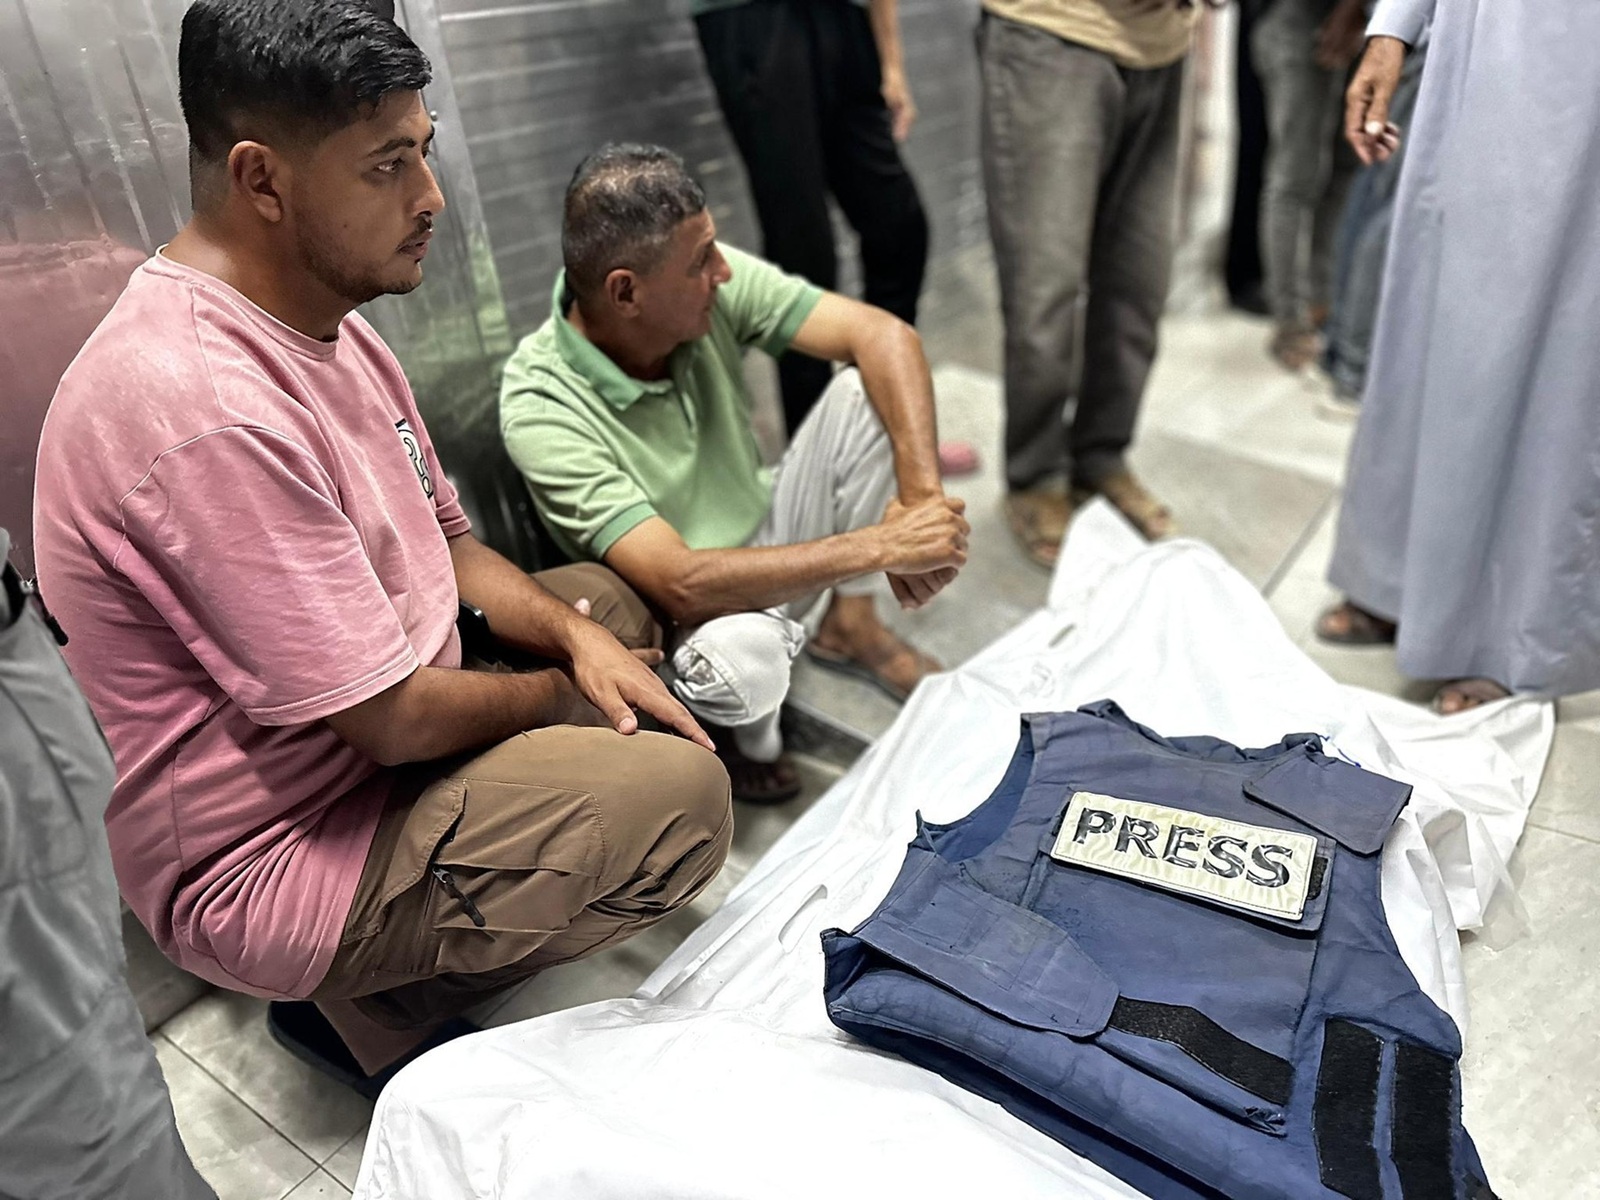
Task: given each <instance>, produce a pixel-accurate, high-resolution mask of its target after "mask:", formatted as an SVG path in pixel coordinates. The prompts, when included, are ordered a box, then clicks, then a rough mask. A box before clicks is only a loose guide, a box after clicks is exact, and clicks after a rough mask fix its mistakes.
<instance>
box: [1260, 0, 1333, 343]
mask: <svg viewBox="0 0 1600 1200" xmlns="http://www.w3.org/2000/svg"><path fill="white" fill-rule="evenodd" d="M1317 21H1318V15H1317V9H1316V7H1315V6H1314V4H1313V3H1312V0H1273V2H1272V5H1271V7H1269V8H1268V9H1267V11H1266V13H1265V14H1264V15H1263V16H1262V17H1261V19H1260V20H1259V21H1257V22H1256V28H1255V33H1254V36H1253V38H1252V47H1251V48H1252V50H1253V51H1254V54H1255V61H1256V70H1257V71H1258V72H1259V74H1260V76H1261V86H1262V90H1263V91H1264V92H1265V94H1266V100H1267V124H1268V128H1269V130H1270V138H1269V142H1268V146H1267V182H1266V189H1265V195H1264V202H1263V220H1262V249H1263V254H1264V258H1265V264H1266V277H1267V303H1268V306H1269V307H1270V308H1271V310H1272V317H1273V320H1274V321H1275V322H1276V324H1277V335H1276V337H1275V340H1274V353H1275V354H1276V355H1277V356H1278V358H1279V359H1280V360H1281V361H1282V362H1283V363H1284V365H1285V366H1289V367H1291V368H1294V369H1298V368H1299V367H1301V366H1304V365H1305V364H1306V362H1309V361H1310V357H1311V356H1313V355H1314V354H1315V349H1316V346H1315V338H1314V336H1313V330H1312V327H1311V313H1310V308H1311V302H1312V296H1311V264H1310V253H1311V248H1310V242H1311V239H1312V230H1313V226H1314V221H1315V214H1316V211H1317V206H1318V203H1319V202H1320V201H1321V199H1322V195H1323V190H1324V188H1325V187H1326V184H1327V178H1328V176H1327V171H1328V150H1329V146H1330V142H1329V134H1328V129H1329V124H1328V122H1329V114H1330V112H1331V111H1332V109H1333V107H1334V106H1336V105H1337V102H1338V94H1339V77H1338V76H1337V75H1336V74H1335V73H1334V72H1332V71H1327V70H1324V69H1323V68H1322V67H1319V66H1318V65H1317V64H1316V61H1315V60H1314V58H1313V57H1312V54H1313V50H1314V47H1315V39H1316V30H1317Z"/></svg>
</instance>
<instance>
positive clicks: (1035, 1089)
mask: <svg viewBox="0 0 1600 1200" xmlns="http://www.w3.org/2000/svg"><path fill="white" fill-rule="evenodd" d="M1409 793H1410V789H1409V787H1407V786H1406V785H1404V784H1401V783H1397V782H1395V781H1394V780H1392V779H1386V778H1384V777H1382V776H1379V775H1374V774H1371V773H1369V772H1366V771H1363V770H1361V769H1360V768H1358V767H1354V766H1351V765H1349V764H1348V763H1344V762H1340V761H1338V760H1335V759H1332V758H1329V757H1327V756H1326V755H1324V754H1322V753H1321V742H1320V741H1319V740H1318V738H1317V737H1316V736H1315V735H1314V734H1295V735H1292V736H1290V737H1287V738H1285V739H1284V740H1283V741H1282V742H1280V743H1279V744H1278V745H1276V746H1271V747H1267V748H1266V749H1261V750H1241V749H1239V748H1238V747H1236V746H1233V745H1231V744H1229V743H1227V742H1223V741H1219V740H1218V739H1216V738H1209V737H1189V738H1174V739H1167V738H1163V737H1161V736H1159V735H1158V734H1156V733H1154V732H1152V731H1151V730H1149V729H1146V728H1144V727H1143V726H1140V725H1137V724H1135V723H1134V722H1133V721H1131V720H1130V719H1129V718H1128V717H1127V716H1126V715H1125V714H1124V713H1123V712H1122V711H1121V709H1119V708H1118V707H1117V706H1116V705H1115V704H1113V703H1111V702H1109V701H1102V702H1100V703H1098V704H1095V705H1091V706H1089V707H1086V708H1084V709H1082V710H1080V711H1079V712H1076V713H1057V714H1049V715H1034V716H1029V717H1025V718H1024V719H1023V732H1022V738H1021V742H1020V744H1019V745H1018V747H1017V751H1016V754H1015V755H1014V756H1013V758H1012V760H1011V764H1010V767H1009V768H1008V769H1007V771H1006V774H1005V778H1004V779H1003V780H1002V781H1001V783H1000V785H999V787H997V788H996V789H995V791H994V793H993V794H992V795H991V796H990V797H989V798H988V800H986V801H985V802H984V803H983V804H982V805H981V806H979V807H978V808H977V809H976V810H975V811H974V812H972V813H971V814H970V815H969V816H967V817H965V818H963V819H962V820H960V821H957V822H955V823H953V824H950V825H942V826H936V825H928V824H926V823H923V822H921V820H920V818H919V824H918V831H917V836H916V838H915V840H914V841H913V842H912V843H911V846H910V849H909V851H908V853H907V855H906V861H905V865H904V866H903V867H902V869H901V871H900V875H899V877H898V878H897V879H896V881H895V884H894V887H893V888H892V889H891V890H890V892H889V894H888V896H887V897H886V898H885V899H884V901H883V903H882V904H881V905H880V906H879V908H878V909H877V911H876V912H874V913H873V914H872V916H870V917H869V918H868V919H867V920H866V921H865V922H863V923H862V925H861V926H860V927H859V928H858V929H856V930H855V931H854V932H853V933H849V934H847V933H845V932H843V931H842V930H837V929H833V930H829V931H827V932H825V933H824V934H823V946H824V951H825V954H826V959H827V981H826V998H827V1004H828V1014H829V1016H830V1017H831V1018H832V1020H833V1021H834V1023H835V1024H837V1025H838V1026H840V1027H841V1028H843V1029H845V1030H848V1031H849V1032H850V1033H852V1034H854V1035H856V1036H857V1037H860V1038H861V1039H862V1040H864V1041H867V1042H870V1043H872V1044H873V1045H876V1046H879V1047H882V1048H884V1049H886V1050H890V1051H893V1052H895V1053H897V1054H899V1055H902V1056H903V1057H905V1058H907V1059H910V1060H911V1061H913V1062H916V1063H919V1064H921V1065H923V1066H926V1067H929V1068H931V1069H933V1070H935V1071H938V1072H939V1073H940V1074H942V1075H944V1076H946V1077H947V1078H949V1079H951V1080H953V1081H955V1082H956V1083H959V1084H961V1085H962V1086H964V1087H967V1088H969V1089H971V1090H973V1091H975V1092H978V1093H980V1094H982V1095H984V1096H987V1097H989V1098H990V1099H992V1100H995V1101H997V1102H998V1103H1000V1104H1002V1105H1004V1106H1005V1107H1006V1108H1007V1109H1009V1110H1010V1111H1011V1112H1013V1113H1015V1114H1016V1115H1017V1116H1019V1117H1020V1118H1022V1119H1023V1120H1025V1121H1027V1122H1028V1123H1029V1124H1031V1125H1034V1126H1035V1127H1037V1128H1039V1129H1041V1130H1043V1131H1044V1132H1046V1133H1048V1134H1049V1135H1050V1136H1052V1137H1054V1138H1055V1139H1057V1140H1058V1141H1060V1142H1062V1143H1063V1144H1065V1145H1066V1146H1068V1147H1070V1148H1071V1149H1072V1150H1074V1151H1076V1152H1077V1153H1079V1154H1081V1155H1082V1156H1084V1157H1085V1158H1088V1159H1090V1160H1092V1161H1094V1162H1096V1163H1098V1164H1100V1165H1101V1166H1102V1167H1104V1168H1106V1169H1107V1170H1108V1171H1110V1172H1112V1173H1113V1174H1115V1175H1117V1176H1119V1177H1120V1178H1122V1179H1124V1180H1126V1181H1127V1182H1128V1183H1130V1184H1132V1185H1133V1186H1134V1187H1137V1188H1139V1189H1140V1190H1141V1191H1143V1192H1145V1193H1146V1194H1148V1195H1150V1196H1152V1197H1155V1198H1156V1200H1168V1198H1169V1197H1176V1198H1189V1197H1206V1198H1210V1200H1214V1198H1216V1197H1226V1198H1227V1200H1318V1198H1324V1197H1326V1198H1329V1200H1333V1198H1336V1197H1345V1198H1346V1200H1488V1198H1491V1197H1492V1193H1491V1192H1490V1191H1489V1188H1488V1186H1487V1184H1486V1183H1484V1182H1483V1168H1482V1165H1481V1163H1480V1162H1479V1159H1478V1154H1477V1150H1476V1148H1475V1147H1474V1146H1473V1144H1472V1140H1471V1138H1470V1137H1469V1136H1468V1135H1467V1132H1466V1130H1465V1128H1464V1127H1463V1126H1462V1123H1461V1117H1460V1083H1459V1076H1458V1073H1457V1069H1456V1063H1457V1060H1458V1059H1459V1058H1460V1056H1461V1039H1460V1035H1459V1033H1458V1032H1457V1030H1456V1027H1455V1024H1454V1022H1452V1021H1451V1019H1450V1017H1449V1016H1448V1015H1447V1014H1445V1013H1444V1012H1443V1011H1442V1010H1440V1009H1439V1008H1438V1006H1437V1005H1435V1004H1434V1003H1433V1002H1432V1001H1431V1000H1429V999H1428V997H1427V996H1426V995H1425V994H1424V993H1423V992H1422V990H1421V988H1419V987H1418V986H1417V982H1416V979H1415V978H1414V977H1413V976H1412V974H1411V972H1410V970H1409V969H1408V968H1407V967H1406V964H1405V962H1404V960H1403V959H1402V958H1401V957H1400V951H1399V949H1398V947H1397V946H1396V945H1395V942H1394V938H1393V936H1392V935H1391V933H1390V931H1389V926H1388V923H1387V921H1386V920H1385V918H1384V913H1383V903H1382V900H1381V897H1380V894H1379V857H1380V855H1379V851H1380V850H1381V849H1382V846H1383V841H1384V837H1385V835H1386V834H1387V832H1388V830H1389V827H1390V825H1392V824H1393V822H1394V819H1395V817H1396V816H1397V815H1398V814H1399V811H1400V809H1401V807H1402V806H1403V805H1404V804H1405V802H1406V799H1407V797H1408V796H1409ZM1150 805H1154V806H1159V808H1160V810H1179V811H1178V812H1177V813H1175V814H1172V815H1173V817H1174V819H1170V820H1169V819H1165V818H1163V817H1161V816H1159V815H1158V814H1157V813H1156V812H1155V811H1153V810H1151V809H1149V808H1148V807H1146V806H1150ZM1129 810H1132V813H1133V814H1135V815H1130V812H1129ZM1064 817H1070V818H1071V819H1070V821H1064V820H1063V818H1064ZM1146 818H1148V819H1146ZM1186 822H1187V823H1186ZM1243 826H1251V827H1254V832H1248V831H1244V830H1243V828H1242V827H1243ZM1219 830H1220V831H1221V832H1218V831H1219ZM1208 833H1209V835H1210V836H1208ZM1089 851H1094V852H1095V853H1096V854H1097V855H1098V858H1097V860H1096V861H1097V862H1098V863H1100V864H1101V865H1085V864H1084V863H1083V862H1080V861H1076V860H1072V859H1071V857H1070V856H1073V855H1078V854H1082V853H1087V852H1089ZM1125 869H1126V870H1128V871H1132V872H1151V871H1159V872H1162V873H1164V877H1165V878H1166V879H1167V880H1169V882H1167V883H1161V882H1156V881H1153V880H1151V879H1149V878H1146V877H1142V876H1141V877H1130V876H1128V875H1125V874H1121V873H1112V872H1121V871H1123V870H1125ZM1291 872H1299V873H1300V875H1299V879H1300V880H1301V882H1300V884H1299V885H1298V886H1299V890H1300V894H1301V895H1302V896H1303V908H1301V910H1300V911H1299V912H1298V913H1297V914H1296V913H1293V912H1287V913H1285V912H1272V911H1265V910H1261V909H1251V910H1247V909H1246V908H1245V907H1241V906H1240V905H1241V904H1253V903H1255V901H1254V900H1249V899H1247V900H1244V901H1230V900H1229V899H1228V898H1226V897H1218V896H1216V895H1213V894H1211V893H1210V892H1208V891H1206V889H1217V888H1222V887H1225V886H1240V887H1243V888H1245V889H1247V890H1248V891H1249V892H1250V893H1251V895H1252V896H1256V897H1266V898H1267V900H1268V901H1269V902H1270V903H1273V904H1276V903H1279V902H1280V897H1281V895H1282V894H1283V893H1284V892H1287V891H1292V890H1293V889H1294V887H1295V884H1293V882H1291V880H1290V876H1291ZM1174 889H1177V890H1174ZM1183 889H1192V890H1188V891H1186V890H1183Z"/></svg>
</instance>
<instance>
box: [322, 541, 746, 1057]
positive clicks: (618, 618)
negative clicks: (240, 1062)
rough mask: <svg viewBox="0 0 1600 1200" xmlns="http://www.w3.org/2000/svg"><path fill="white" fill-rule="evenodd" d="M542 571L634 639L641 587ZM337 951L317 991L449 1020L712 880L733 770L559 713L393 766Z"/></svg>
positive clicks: (419, 1019)
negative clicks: (464, 752) (441, 754)
mask: <svg viewBox="0 0 1600 1200" xmlns="http://www.w3.org/2000/svg"><path fill="white" fill-rule="evenodd" d="M535 578H537V579H538V580H539V582H540V583H541V584H543V585H544V586H545V587H546V588H548V589H549V590H550V591H552V592H554V593H555V594H556V595H558V596H560V597H561V598H562V599H564V600H566V601H568V602H569V603H575V602H576V601H577V600H578V599H579V598H581V597H587V598H588V599H589V601H590V602H591V604H592V605H593V609H592V612H591V615H592V616H593V618H594V619H595V620H597V621H599V622H600V623H601V624H603V625H605V626H606V627H607V628H608V629H610V630H611V631H612V633H614V634H616V635H617V637H618V638H619V639H620V640H621V641H622V642H623V644H624V645H627V646H629V647H645V646H659V645H660V644H661V629H660V626H659V625H658V624H657V623H656V621H655V619H654V618H653V617H652V616H651V615H650V612H649V610H648V609H647V608H646V607H645V605H644V604H643V602H642V601H640V600H639V598H638V597H637V596H636V595H634V593H633V592H632V591H630V590H629V589H628V588H627V587H626V586H625V585H624V584H623V583H622V582H621V580H619V579H618V578H617V577H616V576H615V575H613V574H612V573H611V572H610V571H608V570H606V569H605V568H603V567H600V566H597V565H595V564H579V565H575V566H569V567H561V568H558V569H556V570H553V571H546V572H542V573H540V574H539V575H537V576H536V577H535ZM394 775H395V780H394V787H393V790H392V792H391V794H390V799H389V802H388V804H387V806H386V807H385V809H384V812H383V815H382V817H381V818H380V820H379V823H378V830H377V834H376V836H375V837H374V838H373V842H372V848H371V850H370V851H369V852H368V854H367V863H366V868H365V869H364V870H363V872H362V875H361V882H360V884H359V885H358V887H357V889H356V895H355V900H354V903H353V904H352V905H351V909H350V915H349V917H348V919H347V920H346V923H345V931H344V937H343V939H342V941H341V943H340V945H339V949H338V951H337V952H336V954H335V955H334V960H333V965H332V966H331V967H330V968H329V970H328V974H327V976H326V977H325V978H324V980H323V982H322V983H321V984H320V985H319V986H318V988H317V990H316V992H315V993H313V996H312V998H313V999H315V1000H319V1001H328V1000H350V1001H352V1005H353V1007H354V1008H355V1009H356V1010H357V1011H358V1012H359V1013H361V1014H362V1015H363V1016H365V1017H367V1018H369V1019H370V1020H372V1021H374V1022H376V1023H377V1024H379V1025H381V1026H385V1027H387V1028H390V1029H396V1030H399V1029H411V1028H420V1027H423V1026H426V1025H430V1024H433V1023H435V1022H437V1021H440V1020H443V1019H445V1018H448V1017H451V1016H455V1015H458V1014H460V1013H461V1012H463V1011H464V1010H466V1009H467V1008H470V1007H471V1006H473V1005H475V1004H477V1003H480V1002H481V1001H483V1000H485V999H488V998H489V997H490V996H492V995H493V994H494V993H496V992H499V991H501V990H503V989H505V988H508V987H510V986H512V985H513V984H516V983H519V982H521V981H522V980H524V979H527V978H528V977H530V976H532V975H535V974H537V973H538V972H540V971H542V970H544V969H545V968H546V967H552V966H555V965H556V964H557V963H564V962H571V961H572V960H574V959H579V958H583V957H585V956H586V955H589V954H593V953H594V952H595V951H597V950H601V949H603V948H605V947H606V946H610V945H614V944H615V943H617V942H621V941H623V940H625V939H626V938H628V937H630V936H632V935H633V934H635V933H638V932H639V931H640V930H642V929H645V928H646V927H648V926H650V925H652V924H654V923H655V922H657V921H659V920H661V919H662V918H663V917H666V916H668V915H669V914H671V913H672V912H673V911H674V910H675V909H677V908H679V907H680V906H682V905H684V904H687V903H688V902H689V901H690V900H692V899H694V897H695V896H696V895H697V894H699V892H700V890H701V889H702V888H704V887H705V886H706V884H708V883H710V882H711V880H712V878H714V877H715V875H716V873H717V871H718V870H719V869H720V868H721V866H722V862H723V859H724V858H725V857H726V856H727V852H728V844H729V841H730V840H731V838H732V836H733V813H732V808H731V806H730V803H729V789H728V776H727V773H726V771H724V769H723V767H722V764H721V762H720V761H719V760H718V759H717V757H716V756H715V755H713V754H711V753H710V752H708V751H706V750H703V749H701V748H700V747H698V746H696V745H694V744H693V743H692V742H689V741H686V740H684V739H682V738H679V737H673V736H669V735H667V734H661V733H636V734H633V735H632V736H629V737H624V736H623V735H621V734H619V733H616V732H614V731H613V730H610V729H603V728H598V729H596V728H582V727H578V726H572V725H562V726H555V727H552V728H547V729H538V730H534V731H532V732H529V733H524V734H520V735H518V736H517V737H514V738H511V739H510V740H509V741H505V742H502V743H500V744H499V745H497V746H494V747H492V748H491V749H489V750H487V751H484V752H483V753H481V754H478V755H476V756H474V757H469V758H466V759H464V760H453V761H451V762H449V763H446V764H440V763H428V764H418V765H417V766H415V767H405V768H398V769H396V770H395V771H394Z"/></svg>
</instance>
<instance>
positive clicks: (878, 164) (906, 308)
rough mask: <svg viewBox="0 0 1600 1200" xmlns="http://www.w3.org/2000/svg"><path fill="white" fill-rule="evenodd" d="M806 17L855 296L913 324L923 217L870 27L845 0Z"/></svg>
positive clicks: (923, 249)
mask: <svg viewBox="0 0 1600 1200" xmlns="http://www.w3.org/2000/svg"><path fill="white" fill-rule="evenodd" d="M812 14H813V15H812V20H813V21H814V23H815V29H816V37H817V41H816V46H817V90H818V92H819V93H820V94H821V95H822V96H823V105H822V112H823V122H822V150H823V157H824V160H825V161H826V164H827V172H828V186H829V188H830V189H832V191H833V195H834V198H835V199H836V200H838V202H839V207H840V208H841V209H843V210H844V215H845V217H846V218H847V219H848V220H849V222H850V224H851V226H852V227H853V228H854V229H855V231H856V233H857V234H858V235H859V236H860V239H861V274H862V282H863V296H862V298H863V299H864V300H866V302H867V303H868V304H874V305H876V306H877V307H879V308H882V309H886V310H888V311H889V312H892V313H893V314H894V315H895V316H897V317H899V318H900V319H901V320H902V321H906V322H907V323H909V324H912V325H915V324H916V322H917V301H918V298H919V297H920V296H921V294H922V278H923V274H924V272H925V271H926V269H927V265H928V218H927V214H926V213H925V212H924V211H923V207H922V200H921V198H920V197H919V196H918V195H917V185H916V182H915V181H914V180H913V179H912V178H911V172H910V171H908V170H906V166H905V163H904V161H903V160H902V159H901V157H900V148H899V147H898V146H897V145H896V144H895V140H894V132H893V129H892V127H891V124H890V118H889V107H888V105H886V104H885V103H884V101H883V93H882V91H881V89H882V86H883V66H882V63H881V61H880V60H879V58H878V47H877V43H876V42H875V41H874V40H873V37H872V26H871V24H870V22H869V20H868V17H867V13H866V10H865V9H863V8H862V7H861V6H860V5H857V4H853V3H850V0H813V6H812Z"/></svg>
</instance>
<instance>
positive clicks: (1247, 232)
mask: <svg viewBox="0 0 1600 1200" xmlns="http://www.w3.org/2000/svg"><path fill="white" fill-rule="evenodd" d="M1258 7H1259V0H1254V2H1253V0H1241V2H1240V3H1239V4H1238V5H1236V6H1235V11H1236V12H1237V13H1238V14H1239V25H1238V36H1237V38H1236V39H1235V43H1234V62H1233V80H1234V98H1235V101H1236V103H1235V105H1234V107H1235V111H1236V112H1237V114H1238V136H1237V138H1236V140H1235V142H1234V145H1235V148H1236V152H1235V155H1234V175H1233V181H1234V182H1233V210H1232V217H1231V218H1230V220H1229V222H1228V249H1227V254H1226V257H1225V260H1224V261H1225V263H1226V265H1225V267H1224V269H1223V278H1224V279H1225V280H1226V282H1227V285H1228V300H1229V301H1230V302H1231V303H1232V304H1233V306H1234V307H1235V308H1241V309H1244V310H1245V311H1246V312H1262V311H1264V300H1263V298H1262V290H1261V287H1262V268H1261V184H1262V174H1263V170H1264V168H1265V166H1266V158H1267V110H1266V104H1265V102H1264V101H1263V99H1262V96H1261V80H1260V78H1259V77H1258V76H1257V75H1256V68H1255V63H1254V62H1252V61H1251V59H1250V33H1251V31H1252V30H1253V29H1254V27H1255V21H1256V11H1257V9H1258Z"/></svg>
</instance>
